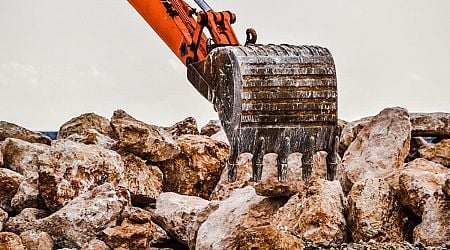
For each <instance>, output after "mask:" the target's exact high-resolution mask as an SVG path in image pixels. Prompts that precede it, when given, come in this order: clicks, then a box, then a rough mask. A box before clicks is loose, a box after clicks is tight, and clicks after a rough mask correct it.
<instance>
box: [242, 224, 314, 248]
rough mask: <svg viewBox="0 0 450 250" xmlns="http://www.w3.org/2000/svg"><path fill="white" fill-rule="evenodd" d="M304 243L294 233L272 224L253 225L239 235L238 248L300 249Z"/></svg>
mask: <svg viewBox="0 0 450 250" xmlns="http://www.w3.org/2000/svg"><path fill="white" fill-rule="evenodd" d="M304 248H305V246H304V243H303V241H302V240H301V239H300V238H297V237H295V236H294V235H292V234H290V233H286V232H282V231H280V230H278V229H277V228H276V227H274V226H272V225H266V226H259V227H252V228H249V229H247V230H245V231H244V232H242V233H241V234H240V236H239V243H238V249H241V250H253V249H272V250H285V249H292V250H300V249H304Z"/></svg>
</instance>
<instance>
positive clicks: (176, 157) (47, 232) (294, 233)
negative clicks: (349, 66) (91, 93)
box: [0, 108, 450, 250]
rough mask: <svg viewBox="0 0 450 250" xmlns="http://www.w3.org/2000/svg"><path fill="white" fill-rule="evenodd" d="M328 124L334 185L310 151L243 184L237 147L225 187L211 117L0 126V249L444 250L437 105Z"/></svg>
mask: <svg viewBox="0 0 450 250" xmlns="http://www.w3.org/2000/svg"><path fill="white" fill-rule="evenodd" d="M339 124H340V126H341V129H342V132H341V135H340V145H339V153H340V156H341V158H342V161H341V163H340V164H339V166H338V169H337V173H336V180H333V181H332V180H327V179H326V176H327V172H326V171H327V168H326V161H325V159H326V153H325V152H319V153H317V154H316V155H315V156H314V164H313V165H314V166H313V173H312V177H311V179H310V180H303V179H302V178H301V176H302V166H301V158H302V155H301V154H299V153H294V154H291V155H290V156H289V158H288V175H287V180H286V181H285V182H279V181H278V179H277V169H276V164H277V162H276V158H277V157H276V155H274V154H268V155H266V156H265V157H264V168H263V174H262V180H261V181H260V182H258V183H255V182H253V180H252V168H251V158H252V155H251V154H248V153H247V154H242V155H240V157H239V159H238V162H239V168H238V173H237V180H236V181H235V182H228V179H227V172H226V171H227V169H226V161H227V157H228V150H229V145H228V144H227V140H226V139H225V138H224V137H223V135H224V134H223V130H221V127H220V123H218V122H217V121H211V122H209V123H208V124H207V125H206V126H205V127H203V128H202V129H198V127H197V123H196V121H195V119H194V118H192V117H189V118H187V119H185V120H183V121H181V122H179V123H177V124H175V125H173V126H171V127H168V128H163V127H159V126H155V125H150V124H146V123H145V122H143V121H140V120H138V119H136V118H134V117H132V116H130V115H129V114H127V113H126V112H125V111H123V110H118V111H115V112H114V114H113V116H112V118H111V119H110V120H109V119H107V118H104V117H101V116H99V115H96V114H93V113H88V114H83V115H80V116H79V117H75V118H73V119H71V120H70V121H68V122H66V123H65V124H63V125H62V126H61V128H60V131H59V133H58V136H57V139H56V140H51V139H50V138H48V137H46V136H44V135H42V134H40V133H38V132H33V131H30V130H28V129H25V128H22V127H20V126H18V125H15V124H12V123H8V122H0V249H1V250H3V249H39V250H47V249H49V250H50V249H79V250H88V249H96V250H102V249H121V250H126V249H320V248H324V249H399V248H401V249H426V248H436V249H440V248H445V247H447V249H448V248H450V169H449V165H450V164H449V163H450V114H447V113H431V114H417V113H408V111H407V110H405V109H402V108H387V109H385V110H383V111H381V112H380V113H379V114H378V115H376V116H373V117H367V118H364V119H361V120H358V121H354V122H345V121H340V123H339Z"/></svg>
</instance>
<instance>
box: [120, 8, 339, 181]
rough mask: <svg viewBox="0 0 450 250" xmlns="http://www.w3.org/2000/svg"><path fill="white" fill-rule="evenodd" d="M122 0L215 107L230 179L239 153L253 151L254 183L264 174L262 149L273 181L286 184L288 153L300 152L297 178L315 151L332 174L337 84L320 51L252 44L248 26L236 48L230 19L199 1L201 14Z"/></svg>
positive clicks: (330, 64) (328, 60)
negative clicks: (271, 161)
mask: <svg viewBox="0 0 450 250" xmlns="http://www.w3.org/2000/svg"><path fill="white" fill-rule="evenodd" d="M128 1H129V2H130V3H131V5H133V6H134V8H135V9H136V10H137V11H138V12H139V13H140V14H141V15H142V17H144V19H145V20H146V21H147V22H148V23H149V24H150V26H151V27H152V28H153V29H154V30H155V31H156V33H157V34H158V35H159V36H160V37H161V39H162V40H163V41H164V42H165V43H166V44H167V46H169V48H170V49H171V50H172V51H173V53H174V54H175V55H176V56H177V57H178V58H179V59H180V60H181V62H182V63H184V64H185V65H186V66H187V77H188V79H189V81H190V82H191V84H192V85H193V86H194V87H195V88H196V89H197V90H198V91H199V92H200V93H201V94H202V95H203V96H204V97H205V98H207V99H208V100H209V101H210V102H211V103H212V104H213V105H214V108H215V110H217V112H218V115H219V118H220V120H221V123H222V126H223V128H224V130H225V133H226V135H227V138H228V140H229V142H230V156H229V159H228V176H229V180H230V181H233V180H234V179H235V177H236V171H237V164H236V162H237V158H238V156H239V154H240V153H243V152H250V153H252V154H253V158H252V161H253V180H254V181H259V180H260V179H261V178H262V168H263V158H264V155H265V154H267V153H277V154H278V178H279V180H280V181H285V179H286V173H287V169H288V165H287V159H288V156H289V154H290V153H293V152H300V153H302V155H303V156H302V172H303V174H302V175H303V179H309V177H310V174H311V170H312V158H313V155H314V153H316V152H317V151H326V152H327V153H328V155H327V166H328V168H327V172H328V178H329V179H333V178H334V173H335V168H336V165H337V143H338V141H339V140H338V134H339V129H338V126H337V81H336V70H335V67H334V61H333V58H332V56H331V54H330V52H329V51H328V50H327V49H326V48H322V47H319V46H305V45H302V46H296V45H285V44H283V45H257V44H255V39H256V32H254V30H251V29H250V30H247V41H246V44H245V46H241V45H240V44H239V41H238V39H237V38H236V35H235V33H234V31H233V29H232V27H231V24H232V23H234V22H235V21H236V16H235V15H234V14H233V13H231V12H229V11H223V12H214V11H213V10H212V9H211V7H210V6H209V5H208V4H207V3H206V2H205V1H204V0H195V2H196V3H197V4H198V5H199V6H200V8H201V9H202V10H201V11H199V12H197V11H196V10H195V9H194V8H192V7H190V6H189V5H188V4H186V3H185V2H184V1H182V0H128ZM194 16H196V19H195V18H194ZM205 28H206V29H207V30H208V31H209V35H210V38H208V37H207V36H206V34H205V33H204V32H203V31H204V29H205Z"/></svg>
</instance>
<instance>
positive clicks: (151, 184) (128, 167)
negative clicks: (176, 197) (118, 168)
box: [122, 154, 163, 206]
mask: <svg viewBox="0 0 450 250" xmlns="http://www.w3.org/2000/svg"><path fill="white" fill-rule="evenodd" d="M122 160H123V162H124V167H125V171H124V174H125V176H124V178H125V179H126V182H127V187H128V190H129V191H130V193H131V202H132V203H133V205H135V206H148V205H151V204H154V203H155V201H156V199H157V198H158V196H159V194H160V193H161V192H162V183H163V174H162V172H161V170H159V168H158V167H155V166H151V165H146V164H145V162H144V161H143V160H141V159H140V158H139V157H137V156H135V155H132V154H127V155H125V156H122Z"/></svg>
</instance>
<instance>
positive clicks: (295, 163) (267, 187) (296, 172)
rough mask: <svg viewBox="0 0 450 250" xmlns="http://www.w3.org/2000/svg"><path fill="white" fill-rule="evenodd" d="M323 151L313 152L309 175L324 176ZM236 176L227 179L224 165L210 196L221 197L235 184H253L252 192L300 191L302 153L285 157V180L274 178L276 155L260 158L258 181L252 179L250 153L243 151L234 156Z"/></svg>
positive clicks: (289, 193) (284, 193) (277, 194)
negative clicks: (261, 170)
mask: <svg viewBox="0 0 450 250" xmlns="http://www.w3.org/2000/svg"><path fill="white" fill-rule="evenodd" d="M326 156H327V153H326V152H323V151H320V152H317V153H316V154H315V155H314V156H313V167H312V173H311V176H316V177H319V178H323V179H326V178H327V165H326ZM237 163H238V167H237V175H236V180H235V181H234V182H229V181H228V169H226V168H225V169H224V170H223V172H222V175H221V177H220V181H219V182H218V184H217V185H216V187H215V188H214V191H213V193H212V194H211V199H212V200H223V199H225V198H227V197H228V196H230V194H231V192H232V191H233V190H235V189H238V188H243V187H246V186H253V187H254V188H255V190H256V193H257V194H259V195H262V196H272V197H290V196H292V195H294V194H295V193H298V192H299V191H301V190H302V189H303V187H304V185H305V182H304V181H303V178H302V154H300V153H293V154H290V155H289V157H288V171H287V175H286V181H284V182H280V181H278V168H277V155H276V154H267V155H265V156H264V159H263V165H264V167H263V172H262V176H261V181H259V182H253V177H252V171H253V170H252V154H250V153H244V154H241V155H239V157H238V161H237Z"/></svg>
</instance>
